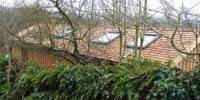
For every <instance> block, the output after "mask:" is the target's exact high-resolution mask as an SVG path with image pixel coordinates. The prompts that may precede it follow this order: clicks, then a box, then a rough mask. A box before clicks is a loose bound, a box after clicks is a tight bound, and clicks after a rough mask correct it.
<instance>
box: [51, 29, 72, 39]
mask: <svg viewBox="0 0 200 100" xmlns="http://www.w3.org/2000/svg"><path fill="white" fill-rule="evenodd" d="M71 33H72V29H71V28H65V29H64V31H62V32H59V33H56V34H55V35H54V38H56V39H60V38H64V37H66V36H68V35H70V34H71Z"/></svg>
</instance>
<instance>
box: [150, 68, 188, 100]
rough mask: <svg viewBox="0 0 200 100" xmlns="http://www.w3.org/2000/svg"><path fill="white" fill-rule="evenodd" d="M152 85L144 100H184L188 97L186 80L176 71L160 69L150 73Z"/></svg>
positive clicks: (181, 73) (180, 72)
mask: <svg viewBox="0 0 200 100" xmlns="http://www.w3.org/2000/svg"><path fill="white" fill-rule="evenodd" d="M151 76H152V77H153V78H154V79H153V82H152V83H153V84H152V86H151V88H150V90H149V94H148V95H147V97H146V99H150V100H151V99H164V100H172V99H176V100H184V99H186V98H187V97H188V92H187V88H188V86H187V82H188V81H187V79H186V77H185V75H184V74H183V72H182V71H180V70H178V69H174V68H173V69H170V68H162V69H158V70H155V71H153V72H152V73H151Z"/></svg>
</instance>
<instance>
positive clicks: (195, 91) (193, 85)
mask: <svg viewBox="0 0 200 100" xmlns="http://www.w3.org/2000/svg"><path fill="white" fill-rule="evenodd" d="M188 77H189V79H190V81H189V83H188V85H190V95H191V98H192V99H196V100H199V99H200V91H199V90H200V67H199V66H197V68H195V69H194V70H193V71H192V72H191V73H190V74H189V76H188Z"/></svg>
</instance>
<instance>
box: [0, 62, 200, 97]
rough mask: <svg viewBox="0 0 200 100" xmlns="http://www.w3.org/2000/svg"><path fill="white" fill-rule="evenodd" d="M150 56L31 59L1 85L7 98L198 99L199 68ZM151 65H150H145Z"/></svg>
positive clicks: (1, 95) (0, 92)
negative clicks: (76, 61)
mask: <svg viewBox="0 0 200 100" xmlns="http://www.w3.org/2000/svg"><path fill="white" fill-rule="evenodd" d="M171 66H172V65H171V63H166V64H160V63H158V62H152V61H149V60H131V61H130V62H129V63H124V64H117V65H115V66H114V67H113V66H106V65H103V66H98V67H97V66H90V65H74V66H71V65H58V66H57V67H56V68H54V69H45V68H42V67H40V66H38V65H37V64H34V63H29V64H28V65H26V66H25V68H24V70H22V72H21V74H19V76H18V77H17V78H16V79H15V81H14V82H13V83H12V84H13V86H12V87H11V88H10V87H8V85H7V84H6V83H4V84H1V85H0V89H1V91H0V99H5V100H13V99H16V100H21V99H25V100H158V99H159V100H172V99H176V100H185V99H199V95H200V92H199V89H200V85H199V84H200V83H199V82H200V77H199V75H200V74H199V73H200V69H196V70H194V71H192V72H190V73H185V72H183V71H181V70H178V69H176V68H172V67H171ZM146 67H148V68H146Z"/></svg>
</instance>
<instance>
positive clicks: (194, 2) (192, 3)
mask: <svg viewBox="0 0 200 100" xmlns="http://www.w3.org/2000/svg"><path fill="white" fill-rule="evenodd" d="M0 1H1V3H3V4H4V6H9V7H12V6H13V5H15V4H16V1H17V2H19V1H22V0H0ZM23 1H25V3H26V4H30V3H33V2H34V1H35V0H23ZM47 1H48V0H40V2H43V3H47ZM75 1H79V0H75ZM97 1H98V0H97ZM166 1H167V2H169V3H170V4H171V5H173V6H174V8H176V9H179V8H180V7H181V6H182V2H183V4H184V6H185V7H187V8H192V10H191V12H193V13H195V14H200V10H199V9H200V0H166ZM159 7H161V4H160V0H148V8H149V9H155V10H159Z"/></svg>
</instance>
